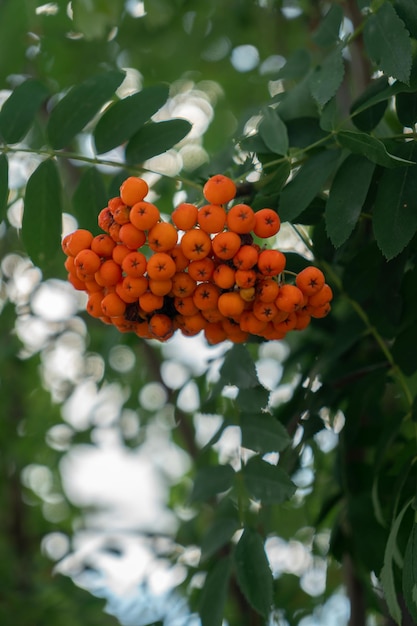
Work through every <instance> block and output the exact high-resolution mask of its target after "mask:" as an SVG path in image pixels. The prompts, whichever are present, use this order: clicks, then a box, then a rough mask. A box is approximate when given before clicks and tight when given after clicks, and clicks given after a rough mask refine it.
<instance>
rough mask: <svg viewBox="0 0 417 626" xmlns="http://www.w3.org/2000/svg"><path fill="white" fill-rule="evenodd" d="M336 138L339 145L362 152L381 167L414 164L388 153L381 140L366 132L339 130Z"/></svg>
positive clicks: (357, 152)
mask: <svg viewBox="0 0 417 626" xmlns="http://www.w3.org/2000/svg"><path fill="white" fill-rule="evenodd" d="M337 140H338V142H339V143H340V145H341V146H343V147H344V148H347V149H348V150H350V151H351V152H353V153H354V154H362V155H363V156H365V157H366V158H367V159H369V160H370V161H373V162H374V163H377V164H378V165H382V166H383V167H401V166H403V165H414V162H413V161H408V160H407V159H402V158H400V157H397V156H395V155H394V154H390V153H389V152H388V150H387V149H386V147H385V146H384V144H383V143H382V141H380V140H379V139H376V137H371V135H368V134H367V133H360V132H355V131H351V130H341V131H340V132H338V134H337Z"/></svg>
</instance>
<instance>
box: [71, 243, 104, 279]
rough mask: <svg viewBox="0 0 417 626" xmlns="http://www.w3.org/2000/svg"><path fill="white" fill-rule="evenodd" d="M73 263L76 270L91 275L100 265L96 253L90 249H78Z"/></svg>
mask: <svg viewBox="0 0 417 626" xmlns="http://www.w3.org/2000/svg"><path fill="white" fill-rule="evenodd" d="M74 265H75V267H76V269H77V270H81V272H82V273H83V274H87V275H93V274H95V273H96V272H97V270H98V268H99V267H100V265H101V260H100V257H99V256H98V254H96V253H95V252H93V251H92V250H90V249H88V250H80V252H79V253H78V254H77V256H76V257H75V259H74Z"/></svg>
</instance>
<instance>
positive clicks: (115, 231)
mask: <svg viewBox="0 0 417 626" xmlns="http://www.w3.org/2000/svg"><path fill="white" fill-rule="evenodd" d="M120 229H121V225H120V224H118V223H117V222H114V221H113V222H112V223H111V224H110V226H109V235H110V237H111V238H112V239H113V241H115V242H116V243H119V241H120Z"/></svg>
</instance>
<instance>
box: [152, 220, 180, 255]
mask: <svg viewBox="0 0 417 626" xmlns="http://www.w3.org/2000/svg"><path fill="white" fill-rule="evenodd" d="M177 241H178V231H177V229H176V228H175V226H173V225H172V224H169V223H168V222H159V223H158V224H155V226H153V227H152V228H151V230H150V231H149V232H148V244H149V247H150V248H151V250H154V251H155V252H167V251H168V250H172V248H174V247H175V245H176V243H177Z"/></svg>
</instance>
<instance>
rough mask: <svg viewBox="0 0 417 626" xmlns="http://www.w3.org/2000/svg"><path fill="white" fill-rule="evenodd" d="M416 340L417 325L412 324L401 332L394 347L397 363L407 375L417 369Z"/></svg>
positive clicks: (393, 354)
mask: <svg viewBox="0 0 417 626" xmlns="http://www.w3.org/2000/svg"><path fill="white" fill-rule="evenodd" d="M416 342H417V325H416V324H412V325H411V326H409V327H408V328H406V329H404V330H403V331H402V332H400V333H399V335H398V336H397V337H396V339H395V343H394V345H393V348H392V356H393V357H394V359H395V363H396V364H397V365H398V367H400V368H401V370H402V371H403V372H404V374H405V375H406V376H411V375H412V374H414V372H415V371H417V359H416V345H417V343H416Z"/></svg>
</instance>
